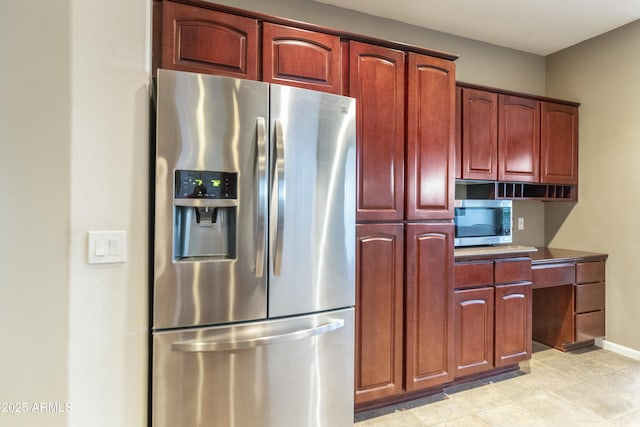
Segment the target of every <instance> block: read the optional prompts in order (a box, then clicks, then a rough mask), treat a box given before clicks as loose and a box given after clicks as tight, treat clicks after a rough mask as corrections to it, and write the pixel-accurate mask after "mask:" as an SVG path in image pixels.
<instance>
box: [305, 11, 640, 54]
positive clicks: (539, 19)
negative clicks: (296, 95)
mask: <svg viewBox="0 0 640 427" xmlns="http://www.w3.org/2000/svg"><path fill="white" fill-rule="evenodd" d="M314 1H317V2H320V3H326V4H331V5H334V6H338V7H342V8H345V9H352V10H356V11H359V12H364V13H367V14H370V15H375V16H381V17H384V18H389V19H393V20H396V21H401V22H406V23H409V24H413V25H418V26H421V27H426V28H430V29H432V30H436V31H441V32H445V33H449V34H455V35H457V36H461V37H466V38H470V39H474V40H479V41H483V42H486V43H491V44H495V45H498V46H504V47H509V48H512V49H517V50H521V51H525V52H529V53H534V54H537V55H543V56H546V55H549V54H551V53H554V52H557V51H558V50H561V49H564V48H566V47H569V46H572V45H574V44H576V43H579V42H581V41H583V40H587V39H590V38H592V37H595V36H598V35H600V34H603V33H606V32H607V31H610V30H613V29H614V28H618V27H620V26H622V25H625V24H627V23H629V22H632V21H635V20H637V19H640V0H446V1H445V0H314Z"/></svg>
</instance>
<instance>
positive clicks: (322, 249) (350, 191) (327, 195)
mask: <svg viewBox="0 0 640 427" xmlns="http://www.w3.org/2000/svg"><path fill="white" fill-rule="evenodd" d="M270 113H271V114H270V123H271V130H270V133H271V159H272V161H271V180H272V181H271V182H272V185H271V194H270V207H271V211H270V220H269V224H270V260H269V309H268V311H269V317H278V316H288V315H295V314H298V313H310V312H316V311H322V310H330V309H334V308H340V307H347V306H353V304H354V300H355V203H356V195H355V190H356V182H355V158H356V155H355V100H354V99H352V98H348V97H342V96H337V95H332V94H326V93H322V92H315V91H310V90H306V89H299V88H292V87H287V86H280V85H272V86H271V111H270Z"/></svg>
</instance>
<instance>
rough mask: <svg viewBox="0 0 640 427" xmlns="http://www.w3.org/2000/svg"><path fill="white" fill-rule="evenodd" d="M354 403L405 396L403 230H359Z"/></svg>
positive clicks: (371, 227) (385, 226)
mask: <svg viewBox="0 0 640 427" xmlns="http://www.w3.org/2000/svg"><path fill="white" fill-rule="evenodd" d="M356 233H357V247H356V354H355V358H356V366H355V389H356V394H355V403H356V405H357V404H359V403H363V402H368V401H371V400H376V399H381V398H384V397H389V396H394V395H396V394H398V393H401V392H402V355H403V351H402V350H403V347H402V343H403V315H404V313H403V276H404V258H403V253H404V229H403V225H402V224H358V225H357V226H356Z"/></svg>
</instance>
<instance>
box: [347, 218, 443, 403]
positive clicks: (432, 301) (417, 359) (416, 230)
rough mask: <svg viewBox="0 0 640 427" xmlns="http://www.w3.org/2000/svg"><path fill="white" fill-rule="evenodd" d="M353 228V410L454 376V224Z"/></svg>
mask: <svg viewBox="0 0 640 427" xmlns="http://www.w3.org/2000/svg"><path fill="white" fill-rule="evenodd" d="M356 230H357V237H358V244H357V251H356V259H357V261H356V265H357V268H356V281H357V283H356V369H355V371H356V375H355V388H356V395H355V403H356V409H360V408H362V407H366V406H367V405H372V404H371V403H370V402H374V403H373V405H374V406H375V404H376V403H379V402H387V401H389V400H402V397H403V395H415V393H416V392H419V391H421V390H424V389H428V388H431V387H435V386H438V385H442V384H445V383H447V382H450V381H451V380H453V367H454V365H453V318H452V317H453V290H452V286H453V223H451V222H446V223H420V224H406V225H403V224H358V225H357V226H356ZM405 261H406V263H405ZM405 264H406V266H405ZM405 278H406V279H405ZM403 279H405V280H403Z"/></svg>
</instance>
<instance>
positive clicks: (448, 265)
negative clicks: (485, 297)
mask: <svg viewBox="0 0 640 427" xmlns="http://www.w3.org/2000/svg"><path fill="white" fill-rule="evenodd" d="M406 233H407V238H406V246H407V255H406V256H407V272H406V274H407V279H406V280H407V282H406V297H405V301H406V308H405V309H406V342H405V347H406V354H405V360H406V362H405V363H406V368H405V371H406V389H407V391H412V390H420V389H424V388H428V387H433V386H436V385H440V384H444V383H446V382H449V381H451V380H452V379H453V371H454V365H453V288H452V286H453V224H451V223H430V224H426V223H425V224H408V225H407V232H406Z"/></svg>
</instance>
